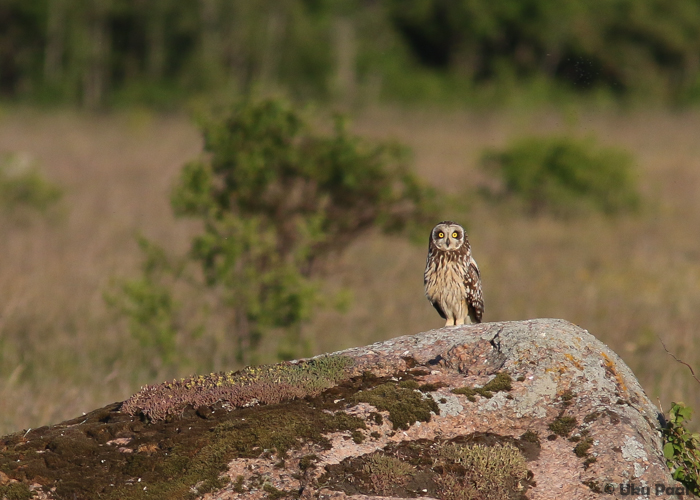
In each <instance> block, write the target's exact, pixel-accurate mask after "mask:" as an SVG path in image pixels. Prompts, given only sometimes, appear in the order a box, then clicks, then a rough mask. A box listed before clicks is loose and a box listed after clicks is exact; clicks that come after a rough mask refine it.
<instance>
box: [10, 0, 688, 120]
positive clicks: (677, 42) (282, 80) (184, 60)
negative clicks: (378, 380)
mask: <svg viewBox="0 0 700 500" xmlns="http://www.w3.org/2000/svg"><path fill="white" fill-rule="evenodd" d="M0 28H1V29H0V96H2V98H3V99H5V100H8V99H11V100H17V99H19V100H23V101H27V102H34V103H44V104H55V103H69V104H80V105H82V106H85V107H88V108H100V107H106V106H123V105H130V104H143V105H148V106H155V107H159V108H165V109H167V108H172V107H174V106H178V105H181V104H183V103H184V102H187V101H191V100H193V99H195V100H196V99H197V98H198V97H200V98H201V97H203V96H207V98H211V97H212V96H219V97H222V96H230V95H232V94H246V93H248V92H250V91H251V89H255V88H265V89H271V88H272V89H275V88H277V89H280V88H281V89H284V90H285V91H286V92H288V93H289V94H290V95H291V96H292V97H294V98H299V99H308V98H313V99H316V100H328V99H341V100H345V101H348V102H354V103H356V102H364V103H370V104H371V103H374V102H377V101H378V100H388V101H394V102H397V101H398V102H415V101H425V100H435V99H437V100H443V101H445V100H448V101H449V100H454V99H457V100H460V101H464V102H471V103H476V102H480V103H484V102H486V103H490V104H494V103H502V102H503V100H504V99H505V98H507V97H509V96H512V94H513V93H514V91H515V89H516V88H521V89H522V88H523V87H524V88H526V89H529V92H530V94H532V96H534V97H538V96H539V98H540V99H544V98H545V96H544V95H543V94H546V95H547V97H546V98H547V99H551V98H552V94H553V93H554V94H557V93H559V94H563V95H564V96H566V95H568V94H569V93H571V92H573V93H575V94H591V95H597V94H602V95H604V96H607V97H608V98H610V99H614V100H634V99H635V98H640V97H642V98H645V99H653V100H656V101H661V102H665V103H670V104H674V105H682V104H686V103H691V102H697V101H698V100H699V99H700V4H698V2H697V1H695V0H676V1H674V2H667V1H664V0H591V1H587V2H571V1H553V0H499V1H494V2H486V1H480V0H257V1H255V2H250V1H248V0H149V1H145V0H31V1H26V0H3V1H2V3H1V4H0Z"/></svg>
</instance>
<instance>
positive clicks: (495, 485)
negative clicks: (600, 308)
mask: <svg viewBox="0 0 700 500" xmlns="http://www.w3.org/2000/svg"><path fill="white" fill-rule="evenodd" d="M330 356H331V358H332V359H329V358H328V357H323V358H316V359H314V360H301V361H298V362H292V363H287V364H284V365H278V366H277V367H275V368H273V369H264V370H262V371H260V372H259V373H260V374H262V375H259V374H258V373H257V372H256V373H255V374H253V373H252V372H245V373H243V372H241V373H242V375H235V374H234V375H233V376H224V375H222V376H219V377H218V378H216V380H217V381H220V380H225V379H227V380H231V381H232V382H231V384H230V386H227V387H226V388H225V390H224V389H221V387H222V386H221V383H219V382H216V383H212V380H211V379H206V380H204V381H201V382H198V383H194V382H192V383H190V382H188V381H184V382H183V383H178V384H176V387H174V386H173V384H164V385H163V386H162V387H160V386H156V387H150V388H146V389H145V390H144V392H142V393H140V394H137V395H135V396H134V397H132V398H130V400H129V401H128V402H127V403H125V404H123V405H121V406H120V405H113V406H111V407H106V408H104V409H102V410H98V411H96V412H93V414H90V415H87V416H86V417H85V419H84V421H80V422H78V421H77V420H76V421H71V422H66V423H63V424H59V425H57V426H53V427H50V428H43V429H39V430H37V431H32V432H30V433H27V434H25V435H24V436H22V435H21V434H18V435H15V436H8V437H7V438H3V439H0V470H2V471H3V472H4V473H5V474H6V475H7V476H5V478H4V479H3V480H4V481H5V482H6V483H8V484H9V481H19V482H20V483H21V484H25V485H27V486H31V488H32V489H33V490H36V492H37V494H38V495H39V497H43V498H96V497H97V494H99V495H101V496H102V497H104V498H191V497H199V498H207V499H238V498H240V499H244V498H245V499H256V498H260V499H263V498H285V497H286V498H303V499H312V498H324V499H331V498H338V499H340V498H354V499H358V500H359V499H371V498H384V499H386V498H415V497H422V498H436V499H444V500H453V499H454V500H461V499H469V498H484V499H491V498H493V499H507V498H513V499H520V498H529V499H550V498H551V499H555V498H557V499H559V498H566V499H584V498H586V499H587V498H597V497H599V496H600V497H607V498H611V496H610V494H609V493H611V492H612V491H611V490H614V492H615V494H616V496H625V497H626V496H627V494H629V493H632V494H633V495H632V496H633V497H634V496H640V495H641V496H644V494H645V493H646V490H645V488H647V487H648V488H650V496H654V495H655V492H656V491H657V490H656V485H664V488H667V487H668V488H670V487H675V486H680V485H677V484H676V483H675V482H674V481H672V479H671V477H670V474H669V471H668V470H667V468H666V467H665V465H664V459H663V456H662V453H661V437H660V433H659V430H658V429H659V426H660V424H659V422H658V418H659V415H658V413H657V410H656V408H655V407H654V406H653V405H652V404H651V402H650V401H649V399H648V398H647V397H646V395H645V394H644V392H643V390H642V389H641V387H640V386H639V383H638V382H637V380H636V379H635V377H634V375H633V374H632V372H631V371H630V370H629V368H628V367H627V366H626V365H625V364H624V363H623V362H622V360H621V359H620V358H619V357H618V356H617V355H616V354H615V353H614V352H612V351H611V350H610V349H608V348H607V347H606V346H605V345H604V344H602V343H601V342H599V341H598V340H597V339H595V337H593V336H592V335H590V334H589V333H588V332H586V331H584V330H582V329H580V328H578V327H576V326H574V325H572V324H571V323H568V322H565V321H561V320H546V319H543V320H533V321H524V322H509V323H486V324H479V325H469V326H457V327H446V328H442V329H439V330H432V331H430V332H425V333H420V334H418V335H411V336H405V337H399V338H395V339H392V340H389V341H386V342H382V343H377V344H373V345H371V346H367V347H362V348H355V349H348V350H346V351H342V352H339V353H335V354H333V355H330ZM331 369H332V370H331ZM329 370H330V371H329ZM268 373H272V374H273V375H274V376H268V375H265V374H268ZM309 373H311V374H315V373H319V374H320V375H319V376H320V377H322V383H314V382H313V380H310V379H309V377H308V374H309ZM300 374H301V375H300ZM329 374H330V375H329ZM243 375H245V376H243ZM302 375H303V377H302V378H299V377H300V376H302ZM276 379H279V380H280V382H279V383H281V384H286V385H285V387H287V386H288V385H289V384H290V381H294V380H303V381H304V384H305V385H304V387H305V388H304V389H303V390H299V391H291V390H285V391H284V392H280V391H273V392H270V394H275V395H276V394H277V393H278V392H279V393H280V394H283V395H282V396H279V397H277V396H275V398H276V399H274V398H272V399H270V400H271V401H274V402H275V403H276V404H267V405H263V404H260V402H261V401H265V400H266V399H265V398H263V397H260V398H256V397H255V395H254V394H249V392H250V390H249V389H250V388H251V387H252V386H251V384H259V387H261V388H264V389H265V390H266V391H268V390H271V389H270V387H269V386H270V384H274V383H275V380H276ZM292 385H293V384H292ZM214 386H216V387H218V388H217V389H216V397H213V396H211V394H208V393H206V391H207V390H210V389H211V388H212V387H214ZM173 387H174V388H173ZM189 387H191V388H192V391H194V392H193V393H192V395H190V394H189V393H188V392H187V388H189ZM256 387H258V386H256ZM171 391H176V392H171ZM203 391H204V392H203ZM172 394H176V395H177V397H176V398H175V397H172ZM227 394H233V395H235V398H236V399H235V400H234V398H233V397H232V398H231V400H227V399H226V397H227V396H226V395H227ZM284 394H288V396H284ZM287 397H288V398H289V399H287V400H284V398H287ZM222 398H223V399H222ZM169 399H173V400H177V402H176V403H173V404H174V406H172V407H168V405H167V401H168V400H169ZM188 402H195V403H194V405H199V406H198V407H194V405H193V404H191V403H188ZM202 402H204V403H202ZM154 409H156V410H157V411H155V410H154ZM159 416H163V418H162V419H159ZM165 416H167V418H165ZM81 426H83V427H81ZM71 436H72V437H71ZM67 439H74V440H75V441H74V442H76V443H79V444H80V446H82V449H84V450H87V451H86V453H85V454H83V455H81V456H79V457H75V458H73V459H70V458H67V457H68V456H69V453H68V452H67V451H65V450H64V449H63V448H62V446H63V443H64V441H65V440H67ZM62 440H63V441H62ZM39 458H40V460H39ZM23 461H24V462H23ZM18 464H19V465H18ZM42 464H43V465H42ZM46 464H54V466H53V469H52V468H51V467H49V466H48V465H46ZM56 464H59V465H58V466H56ZM104 464H107V465H104ZM74 469H77V470H80V471H81V472H80V473H81V474H83V475H85V471H93V472H94V474H93V479H92V483H94V484H95V485H97V486H93V487H91V488H92V489H90V488H88V487H87V486H84V487H83V486H81V485H80V484H74V483H75V481H76V479H75V475H76V474H73V471H74ZM102 469H107V470H106V472H104V471H103V472H100V471H102ZM28 471H32V472H28ZM52 471H53V472H52ZM100 474H102V476H101V475H100ZM61 477H71V478H72V479H71V480H72V481H73V483H71V484H72V486H71V488H67V487H66V486H65V485H63V486H62V485H61V479H60V478H61ZM86 477H87V476H86ZM101 478H102V479H101ZM100 481H106V482H110V481H111V482H110V483H109V484H103V483H101V482H100ZM20 483H12V484H13V485H14V486H13V487H15V488H18V486H17V485H18V484H20ZM665 491H666V490H664V493H665ZM663 498H673V497H672V496H671V495H664V496H663Z"/></svg>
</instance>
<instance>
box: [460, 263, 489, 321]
mask: <svg viewBox="0 0 700 500" xmlns="http://www.w3.org/2000/svg"><path fill="white" fill-rule="evenodd" d="M464 284H465V286H466V289H467V304H468V306H469V313H470V314H469V315H470V316H472V313H473V317H472V320H473V321H475V322H476V323H481V317H482V316H483V315H484V298H483V295H482V293H481V274H480V273H479V266H477V265H476V261H475V260H474V259H473V258H472V257H471V256H470V257H469V263H468V265H467V275H466V276H465V278H464Z"/></svg>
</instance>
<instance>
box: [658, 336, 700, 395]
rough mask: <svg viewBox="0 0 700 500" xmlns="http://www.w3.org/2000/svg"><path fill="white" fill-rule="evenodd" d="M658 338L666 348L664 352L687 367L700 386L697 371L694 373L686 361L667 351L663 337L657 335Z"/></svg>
mask: <svg viewBox="0 0 700 500" xmlns="http://www.w3.org/2000/svg"><path fill="white" fill-rule="evenodd" d="M656 337H657V338H658V339H659V342H661V345H662V346H663V347H664V351H666V354H668V355H669V356H671V357H672V358H673V359H675V360H676V361H677V362H678V363H681V364H683V365H685V366H687V367H688V370H690V373H691V375H693V378H694V379H695V381H696V382H697V383H698V384H700V379H698V377H696V376H695V371H693V367H692V366H690V365H689V364H688V363H686V362H685V361H683V360H681V359H678V358H677V357H676V356H674V355H673V353H671V352H670V351H669V350H668V349H666V344H664V341H663V340H661V337H659V335H656Z"/></svg>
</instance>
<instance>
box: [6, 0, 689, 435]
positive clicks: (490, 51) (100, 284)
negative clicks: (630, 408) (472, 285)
mask: <svg viewBox="0 0 700 500" xmlns="http://www.w3.org/2000/svg"><path fill="white" fill-rule="evenodd" d="M698 103H700V3H698V1H697V0H676V1H674V2H667V1H663V0H590V1H588V2H580V1H573V0H571V1H554V0H497V1H485V0H256V1H247V0H0V234H2V237H0V262H1V263H2V265H0V433H5V432H10V431H12V430H16V429H18V428H21V427H25V428H26V427H30V426H32V427H36V426H38V425H43V424H47V423H51V422H55V421H57V420H59V419H64V418H70V417H74V416H75V415H76V414H78V413H79V412H82V411H89V410H92V409H93V408H94V407H96V406H99V405H103V404H105V403H108V402H110V401H114V400H123V399H125V398H126V397H128V396H129V395H130V394H132V393H133V392H134V391H135V390H137V389H138V388H139V387H140V386H142V385H144V384H146V383H155V382H159V381H162V380H163V379H165V378H170V377H180V376H186V375H189V374H191V373H193V372H200V373H202V372H207V371H216V370H231V369H237V368H240V367H242V366H243V364H244V363H250V362H274V361H277V360H279V359H288V358H290V357H296V356H300V355H312V354H318V353H322V352H329V351H334V350H338V349H342V348H346V347H351V346H355V345H363V344H368V343H371V342H375V341H379V340H384V339H388V338H391V337H393V336H397V335H402V334H407V333H416V332H418V331H424V330H428V329H430V328H434V327H437V326H440V322H439V318H438V317H437V315H436V314H435V313H434V311H433V310H432V308H431V307H430V306H429V304H428V302H427V301H426V300H425V297H424V295H423V287H422V272H423V266H424V262H425V260H424V259H425V243H426V241H425V240H426V239H427V231H425V226H430V225H431V224H432V223H434V222H437V221H439V220H445V219H452V220H456V221H458V222H460V223H462V224H464V225H465V226H466V227H467V230H468V231H469V235H470V240H471V242H472V245H473V247H474V252H475V256H476V259H477V261H478V262H479V265H480V268H481V270H482V275H483V279H484V293H485V302H486V311H485V320H486V321H505V320H519V319H528V318H533V317H561V318H565V319H568V320H570V321H572V322H574V323H577V324H579V325H581V326H582V327H584V328H587V329H588V330H590V331H591V332H592V333H593V334H594V335H596V336H597V337H598V338H600V339H601V340H602V341H604V342H606V343H607V344H609V345H610V346H611V347H612V348H613V349H614V350H615V351H616V352H618V353H620V354H621V356H622V357H623V358H624V360H625V361H626V362H627V363H628V364H629V365H630V366H631V367H632V369H633V370H634V371H635V374H637V376H638V377H639V378H640V380H641V382H642V384H643V386H644V387H645V389H646V390H647V392H648V393H649V394H650V395H652V396H658V397H659V398H661V400H662V402H663V404H664V406H667V405H668V403H669V402H670V401H672V400H675V401H679V400H685V401H687V402H689V403H690V404H691V405H692V406H695V407H698V406H700V391H698V390H697V387H696V385H695V381H694V380H693V379H692V377H689V376H688V373H687V370H686V368H685V367H684V366H676V365H674V364H672V360H670V358H668V356H667V354H666V353H665V351H664V350H663V349H662V347H661V345H660V343H659V342H658V338H659V337H660V338H662V339H663V340H664V341H665V342H666V345H667V346H668V347H669V349H670V350H671V351H672V352H674V353H676V354H678V355H680V356H681V357H683V358H684V360H685V361H687V362H688V363H690V364H691V365H693V366H697V365H698V363H700V349H698V340H697V339H698V336H697V325H698V324H700V307H698V304H699V303H700V292H699V290H700V247H699V246H698V239H697V234H698V227H700V196H699V195H698V192H699V191H700V141H698V140H697V130H700V111H699V110H698V107H697V104H698ZM338 111H340V112H341V113H344V115H343V116H345V117H346V118H347V119H345V118H339V117H338V116H337V115H336V113H337V112H338ZM193 116H194V117H195V120H192V117H193ZM193 121H194V122H195V123H193ZM289 193H292V194H293V196H286V194H289ZM56 215H60V217H56ZM416 235H417V236H416ZM406 236H408V237H406ZM416 241H418V242H419V243H420V244H419V245H416V244H415V242H416ZM105 298H106V299H107V300H104V299H105Z"/></svg>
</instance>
